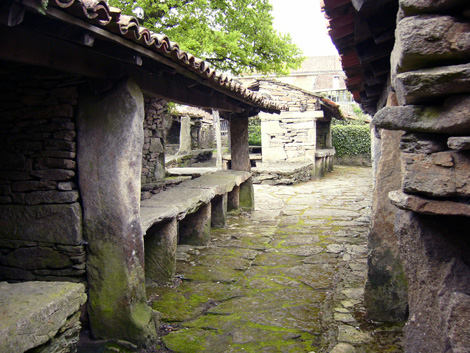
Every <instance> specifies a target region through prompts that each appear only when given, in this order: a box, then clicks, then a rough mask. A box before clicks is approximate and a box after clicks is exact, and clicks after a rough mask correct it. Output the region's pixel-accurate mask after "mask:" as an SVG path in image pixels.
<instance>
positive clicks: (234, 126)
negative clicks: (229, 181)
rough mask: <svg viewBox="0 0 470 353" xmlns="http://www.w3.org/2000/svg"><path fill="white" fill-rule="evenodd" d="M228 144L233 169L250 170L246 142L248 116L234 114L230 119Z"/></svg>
mask: <svg viewBox="0 0 470 353" xmlns="http://www.w3.org/2000/svg"><path fill="white" fill-rule="evenodd" d="M230 146H231V153H232V154H231V156H232V168H231V169H233V170H240V171H244V172H250V171H251V164H250V153H249V152H250V151H249V144H248V116H239V115H236V116H234V117H232V120H231V121H230Z"/></svg>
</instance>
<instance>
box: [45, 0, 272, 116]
mask: <svg viewBox="0 0 470 353" xmlns="http://www.w3.org/2000/svg"><path fill="white" fill-rule="evenodd" d="M37 3H39V1H37ZM48 6H53V7H56V8H59V9H61V10H62V11H64V12H66V13H68V14H70V15H72V16H74V17H77V18H80V19H82V20H85V21H86V22H88V23H90V24H93V25H95V26H99V27H101V28H102V29H104V30H105V31H108V32H110V33H114V34H117V35H119V36H121V37H123V38H126V39H127V40H130V41H132V42H134V43H136V44H138V45H140V46H142V47H145V48H146V49H150V50H151V51H153V52H156V53H159V54H161V55H163V56H165V57H166V58H169V59H170V60H172V61H174V62H176V63H177V64H179V65H180V66H182V67H183V68H184V69H186V70H188V71H191V72H193V73H195V74H196V75H198V76H199V77H201V78H203V79H206V80H208V81H210V82H211V83H213V84H215V85H217V86H219V87H220V88H222V89H223V90H225V91H228V92H230V93H232V95H233V94H235V95H236V96H238V97H239V98H242V99H244V100H247V101H248V102H249V103H251V104H253V105H254V106H257V107H259V108H261V109H262V110H267V111H271V112H272V111H279V110H280V109H281V107H279V106H278V105H276V104H275V103H274V102H271V101H268V100H267V99H266V98H264V97H261V96H259V95H257V94H255V93H254V92H252V91H250V90H248V89H247V88H246V87H244V86H243V85H241V84H239V83H236V82H234V81H233V80H232V79H231V78H229V77H227V76H226V75H223V74H219V73H217V72H216V71H215V70H214V69H213V68H211V67H210V66H209V65H208V64H207V63H206V62H205V61H203V60H201V59H198V58H196V57H195V56H194V55H191V54H190V53H188V52H185V51H183V50H182V49H181V48H180V47H179V45H178V44H177V43H175V42H172V41H171V40H170V39H169V38H168V37H167V36H166V35H163V34H157V33H154V32H152V31H150V30H148V29H147V28H145V27H143V26H141V25H140V24H139V21H138V19H137V18H135V17H133V16H128V15H124V14H122V13H121V10H120V9H118V8H116V7H111V6H109V5H108V3H107V2H106V1H104V0H50V1H49V5H48ZM36 8H37V7H36ZM46 12H47V11H46Z"/></svg>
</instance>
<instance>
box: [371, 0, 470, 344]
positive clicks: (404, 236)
mask: <svg viewBox="0 0 470 353" xmlns="http://www.w3.org/2000/svg"><path fill="white" fill-rule="evenodd" d="M395 37H396V42H395V46H394V49H393V52H392V57H391V69H392V75H391V82H392V87H393V89H394V90H395V92H396V95H397V103H398V106H396V107H395V106H392V107H386V108H383V109H381V110H380V111H379V112H378V113H377V114H376V116H375V117H374V119H373V122H374V124H375V125H376V126H378V127H381V128H385V129H390V130H403V131H404V132H405V133H404V135H403V137H402V138H401V142H400V145H399V148H400V152H401V169H402V181H403V182H402V186H401V188H400V189H398V190H395V191H393V192H391V193H390V194H389V197H390V199H391V201H392V203H393V204H394V205H395V206H397V207H399V208H401V209H402V210H403V211H400V212H399V213H398V214H397V218H396V223H395V231H396V234H397V238H398V243H399V248H400V256H401V258H402V261H403V266H404V272H405V276H406V278H407V281H408V290H409V292H408V300H409V320H408V321H407V324H406V327H405V334H406V339H405V350H406V352H427V351H436V352H467V351H470V331H469V330H468V322H469V320H470V291H469V288H468V279H469V278H470V265H469V264H470V255H469V252H468V251H467V250H465V251H463V249H468V246H469V240H468V236H466V237H465V236H463V233H464V231H463V229H466V230H467V231H466V232H467V233H468V229H469V227H470V218H468V217H469V216H470V212H469V210H470V209H469V207H468V199H469V197H470V189H469V188H468V184H469V181H470V180H469V175H470V164H469V163H470V155H469V152H468V150H469V146H468V144H467V142H466V141H469V140H470V123H469V119H468V117H469V116H470V95H469V94H470V70H469V69H470V66H469V65H470V64H469V63H470V5H468V2H467V1H455V0H442V1H431V0H401V1H400V10H399V14H398V22H397V29H396V32H395ZM429 215H432V216H431V217H429Z"/></svg>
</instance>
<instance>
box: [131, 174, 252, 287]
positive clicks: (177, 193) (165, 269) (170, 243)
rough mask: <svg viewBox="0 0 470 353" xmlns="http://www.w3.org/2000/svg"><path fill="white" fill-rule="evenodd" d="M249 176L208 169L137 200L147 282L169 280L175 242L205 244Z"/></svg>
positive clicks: (234, 203) (235, 205)
mask: <svg viewBox="0 0 470 353" xmlns="http://www.w3.org/2000/svg"><path fill="white" fill-rule="evenodd" d="M250 177H251V173H249V172H241V171H233V170H221V171H216V172H208V173H205V174H203V175H201V176H200V177H198V178H196V179H191V180H187V181H184V182H182V183H181V184H179V185H176V186H174V187H172V188H171V189H168V190H165V191H162V192H160V193H158V194H156V195H153V196H152V197H151V198H150V199H147V200H143V201H141V204H140V217H141V226H142V229H143V230H144V231H145V232H146V234H145V237H144V243H145V244H144V245H145V267H146V269H145V274H146V279H147V283H149V284H151V283H152V282H154V283H166V282H168V281H169V280H171V278H172V277H173V276H174V272H175V268H176V247H177V244H190V245H207V244H208V243H209V241H210V229H211V226H212V227H223V226H225V223H226V218H227V211H230V210H234V209H238V208H239V192H240V185H242V184H243V183H244V182H245V181H247V180H248V179H249V178H250Z"/></svg>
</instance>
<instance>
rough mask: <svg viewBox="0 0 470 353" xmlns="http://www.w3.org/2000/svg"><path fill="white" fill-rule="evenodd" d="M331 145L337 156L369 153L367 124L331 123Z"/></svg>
mask: <svg viewBox="0 0 470 353" xmlns="http://www.w3.org/2000/svg"><path fill="white" fill-rule="evenodd" d="M331 137H332V140H333V146H334V147H335V149H336V155H337V156H338V157H341V156H344V155H357V154H370V143H371V142H370V130H369V126H368V125H333V126H332V127H331Z"/></svg>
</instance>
